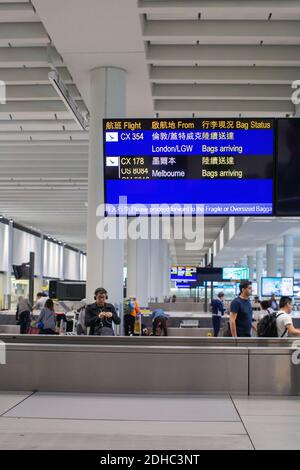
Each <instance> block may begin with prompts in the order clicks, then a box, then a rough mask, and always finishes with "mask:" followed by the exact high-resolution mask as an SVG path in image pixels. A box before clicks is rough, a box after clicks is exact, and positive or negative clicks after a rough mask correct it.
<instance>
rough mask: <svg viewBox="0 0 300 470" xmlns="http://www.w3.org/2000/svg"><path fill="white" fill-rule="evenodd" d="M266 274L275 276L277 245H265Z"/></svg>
mask: <svg viewBox="0 0 300 470" xmlns="http://www.w3.org/2000/svg"><path fill="white" fill-rule="evenodd" d="M267 276H269V277H276V276H277V245H275V244H268V245H267Z"/></svg>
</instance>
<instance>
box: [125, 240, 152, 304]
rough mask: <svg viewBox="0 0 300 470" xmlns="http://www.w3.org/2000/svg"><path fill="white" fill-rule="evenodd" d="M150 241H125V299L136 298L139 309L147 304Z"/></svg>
mask: <svg viewBox="0 0 300 470" xmlns="http://www.w3.org/2000/svg"><path fill="white" fill-rule="evenodd" d="M149 272H150V240H143V239H138V240H129V239H128V241H127V297H136V298H137V300H138V302H139V305H140V306H141V307H147V306H148V303H149V277H150V275H149Z"/></svg>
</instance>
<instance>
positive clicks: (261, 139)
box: [103, 118, 275, 216]
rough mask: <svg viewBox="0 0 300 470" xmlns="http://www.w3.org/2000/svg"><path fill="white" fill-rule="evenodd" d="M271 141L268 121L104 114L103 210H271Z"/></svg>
mask: <svg viewBox="0 0 300 470" xmlns="http://www.w3.org/2000/svg"><path fill="white" fill-rule="evenodd" d="M274 141H275V140H274V121H273V119H263V118H262V119H242V118H240V119H170V118H168V119H106V120H104V121H103V148H104V181H105V188H104V193H105V194H104V199H105V204H106V214H107V215H113V214H119V215H120V214H123V213H125V214H126V215H136V206H137V205H139V207H140V211H141V212H140V213H145V214H146V215H161V214H163V215H176V214H180V215H181V214H186V215H195V214H203V215H222V216H226V215H228V216H229V215H249V216H250V215H253V216H255V215H273V211H274V207H273V198H274V191H273V182H274V174H273V173H274V158H275V145H274ZM179 206H180V207H179Z"/></svg>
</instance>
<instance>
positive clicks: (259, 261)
mask: <svg viewBox="0 0 300 470" xmlns="http://www.w3.org/2000/svg"><path fill="white" fill-rule="evenodd" d="M263 267H264V258H263V252H262V251H257V252H256V281H257V295H258V296H259V297H261V277H262V275H263Z"/></svg>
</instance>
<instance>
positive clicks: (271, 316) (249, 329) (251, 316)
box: [211, 280, 300, 338]
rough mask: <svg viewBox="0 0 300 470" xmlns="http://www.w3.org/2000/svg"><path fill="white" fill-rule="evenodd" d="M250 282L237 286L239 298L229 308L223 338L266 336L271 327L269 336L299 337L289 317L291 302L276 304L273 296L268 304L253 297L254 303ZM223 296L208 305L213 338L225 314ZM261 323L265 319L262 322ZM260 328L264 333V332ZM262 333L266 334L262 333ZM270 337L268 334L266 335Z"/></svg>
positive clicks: (299, 332) (291, 307)
mask: <svg viewBox="0 0 300 470" xmlns="http://www.w3.org/2000/svg"><path fill="white" fill-rule="evenodd" d="M251 296H252V283H251V281H248V280H244V281H241V283H240V294H239V296H237V297H236V298H235V299H234V300H233V301H232V302H231V304H230V307H229V311H228V313H229V322H228V325H227V328H225V329H224V331H225V333H224V335H225V336H232V337H244V338H247V337H251V336H267V332H268V331H269V332H270V331H271V329H272V323H273V324H274V328H273V333H272V335H274V336H275V335H276V336H277V337H285V336H300V329H297V328H295V327H294V325H293V320H292V317H291V313H292V310H293V299H292V298H291V297H288V296H283V297H281V298H280V300H279V304H278V302H277V300H276V297H275V295H272V296H271V298H270V299H269V300H263V301H261V300H260V299H259V297H258V296H255V297H254V300H253V302H251V300H250V298H251ZM224 298H225V296H224V293H223V292H220V293H219V294H218V297H217V299H214V300H213V301H212V304H211V310H212V324H213V329H214V336H215V337H217V336H218V335H219V333H220V326H221V318H222V316H224V314H225V310H226V309H225V306H224ZM263 319H265V320H264V321H263ZM263 327H264V328H265V330H263ZM264 331H265V333H264ZM269 334H270V335H271V333H269Z"/></svg>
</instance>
